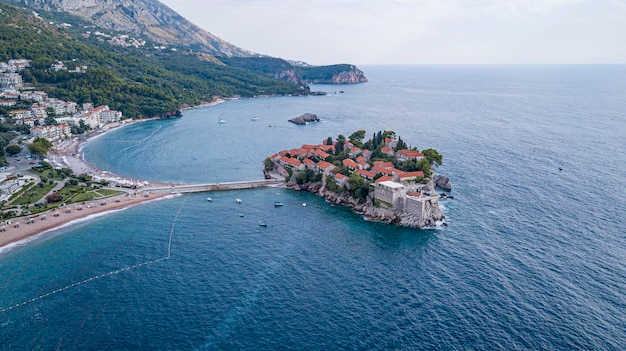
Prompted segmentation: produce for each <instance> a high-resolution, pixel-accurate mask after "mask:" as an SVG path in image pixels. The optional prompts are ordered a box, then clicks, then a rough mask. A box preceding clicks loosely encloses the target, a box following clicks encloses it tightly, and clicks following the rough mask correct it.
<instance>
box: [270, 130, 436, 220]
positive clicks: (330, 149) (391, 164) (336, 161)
mask: <svg viewBox="0 0 626 351" xmlns="http://www.w3.org/2000/svg"><path fill="white" fill-rule="evenodd" d="M364 136H365V131H357V132H355V133H353V134H352V135H351V136H350V138H349V140H346V138H345V137H344V136H342V135H339V136H338V137H337V140H336V141H333V140H332V139H331V138H328V139H326V140H324V141H323V142H322V143H320V144H316V145H308V144H304V145H302V146H301V147H299V148H294V149H291V150H282V151H280V152H278V153H276V154H274V155H272V156H270V157H268V158H267V159H266V160H265V175H266V177H267V178H270V177H275V178H276V177H285V178H286V179H287V181H288V185H289V186H290V187H292V188H295V189H306V190H309V191H311V192H314V193H317V194H319V195H321V196H323V197H325V198H326V199H327V200H329V201H331V202H333V203H337V204H344V205H347V206H350V207H353V208H355V209H356V210H357V211H359V212H362V213H364V214H366V215H368V216H369V217H372V218H373V219H378V220H383V221H387V222H395V223H398V224H400V225H404V226H409V227H423V226H432V225H434V224H435V223H436V222H437V221H439V220H441V219H443V214H442V213H441V210H440V208H439V205H438V202H437V199H438V198H440V196H441V195H439V194H437V193H436V192H435V183H433V182H432V181H431V179H430V176H431V174H432V171H433V170H434V167H435V164H441V155H439V154H438V153H437V151H436V150H432V149H428V150H423V152H420V151H418V150H417V149H416V148H412V149H410V148H409V147H408V146H407V145H406V143H404V141H402V139H401V138H399V137H396V135H395V133H394V132H390V131H385V132H378V133H375V134H374V136H373V137H372V139H370V140H368V141H367V142H365V143H363V142H362V139H363V138H364Z"/></svg>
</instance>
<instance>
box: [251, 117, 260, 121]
mask: <svg viewBox="0 0 626 351" xmlns="http://www.w3.org/2000/svg"><path fill="white" fill-rule="evenodd" d="M259 119H260V118H259V117H252V120H253V121H258V120H259Z"/></svg>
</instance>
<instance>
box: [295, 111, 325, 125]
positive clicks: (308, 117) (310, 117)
mask: <svg viewBox="0 0 626 351" xmlns="http://www.w3.org/2000/svg"><path fill="white" fill-rule="evenodd" d="M319 121H320V119H319V117H317V115H316V114H313V113H305V114H303V115H302V116H299V117H296V118H292V119H290V120H289V122H291V123H295V124H300V125H305V124H307V123H309V122H319Z"/></svg>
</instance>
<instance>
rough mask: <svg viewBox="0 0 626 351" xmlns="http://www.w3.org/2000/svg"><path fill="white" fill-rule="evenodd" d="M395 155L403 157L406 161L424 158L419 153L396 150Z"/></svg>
mask: <svg viewBox="0 0 626 351" xmlns="http://www.w3.org/2000/svg"><path fill="white" fill-rule="evenodd" d="M396 155H397V156H402V157H405V158H407V159H411V158H420V157H424V154H422V153H421V152H419V151H413V150H398V152H396Z"/></svg>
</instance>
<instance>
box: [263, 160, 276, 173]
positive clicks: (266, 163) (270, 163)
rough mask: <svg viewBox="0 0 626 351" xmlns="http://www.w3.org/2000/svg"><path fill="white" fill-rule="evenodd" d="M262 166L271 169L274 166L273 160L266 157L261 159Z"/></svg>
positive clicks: (267, 169)
mask: <svg viewBox="0 0 626 351" xmlns="http://www.w3.org/2000/svg"><path fill="white" fill-rule="evenodd" d="M263 166H264V167H265V170H266V171H271V170H272V168H274V161H272V159H271V158H269V157H268V158H266V159H265V160H264V161H263Z"/></svg>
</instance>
